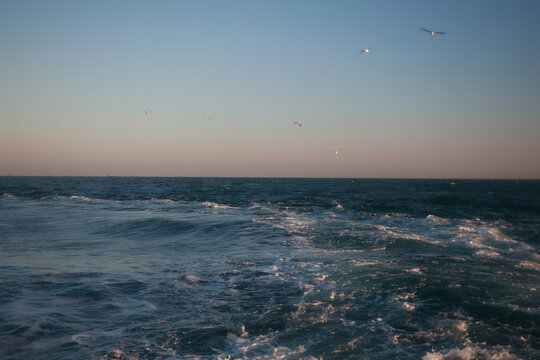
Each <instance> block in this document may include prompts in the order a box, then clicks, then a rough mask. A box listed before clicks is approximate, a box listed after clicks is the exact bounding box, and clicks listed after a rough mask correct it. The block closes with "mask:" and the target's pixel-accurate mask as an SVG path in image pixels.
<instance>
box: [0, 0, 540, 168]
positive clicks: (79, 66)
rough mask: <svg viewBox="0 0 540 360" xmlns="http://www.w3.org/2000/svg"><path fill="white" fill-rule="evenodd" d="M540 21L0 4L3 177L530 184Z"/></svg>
mask: <svg viewBox="0 0 540 360" xmlns="http://www.w3.org/2000/svg"><path fill="white" fill-rule="evenodd" d="M539 19H540V1H536V0H530V1H525V0H515V1H508V0H504V1H502V0H455V1H438V0H430V1H414V0H411V1H402V0H395V1H387V0H371V1H368V0H356V1H345V0H340V1H330V0H328V1H314V0H309V1H308V0H305V1H300V0H296V1H295V0H272V1H270V0H266V1H262V0H246V1H234V0H230V1H225V0H219V1H218V0H215V1H212V0H193V1H162V0H156V1H136V0H132V1H127V0H126V1H119V0H116V1H99V0H97V1H82V0H81V1H79V0H66V1H59V0H49V1H41V0H36V1H32V0H0V109H1V111H0V175H58V176H63V175H73V176H78V175H80V176H106V175H119V176H225V177H229V176H238V177H244V176H248V177H251V176H253V177H356V178H512V179H540V41H539V40H538V36H539V34H540V21H539ZM420 27H425V28H428V29H434V30H438V31H443V32H445V33H446V34H444V35H437V36H433V37H431V36H430V35H429V34H428V33H427V32H424V31H422V30H421V29H420ZM365 47H373V50H372V51H370V52H369V53H362V54H358V52H359V51H360V50H361V49H363V48H365ZM143 109H144V110H147V111H151V112H150V114H149V115H148V116H147V115H146V114H145V113H144V112H143ZM203 118H211V119H210V120H208V119H207V120H205V121H203V120H202V119H203ZM295 121H299V122H302V126H301V127H298V126H296V125H294V122H295ZM338 149H342V150H341V151H340V152H339V153H338V154H337V155H336V154H335V151H336V150H338Z"/></svg>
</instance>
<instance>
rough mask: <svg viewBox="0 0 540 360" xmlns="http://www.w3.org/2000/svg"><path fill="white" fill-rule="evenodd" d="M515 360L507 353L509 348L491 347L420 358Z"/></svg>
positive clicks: (515, 357)
mask: <svg viewBox="0 0 540 360" xmlns="http://www.w3.org/2000/svg"><path fill="white" fill-rule="evenodd" d="M475 359H485V360H517V359H519V358H518V357H517V356H515V355H513V354H511V353H510V352H509V348H505V347H500V346H497V347H493V348H487V349H486V348H481V347H480V346H477V345H471V346H466V347H464V348H461V349H458V348H456V349H452V350H450V351H447V352H430V353H427V354H426V355H424V356H423V357H422V360H475Z"/></svg>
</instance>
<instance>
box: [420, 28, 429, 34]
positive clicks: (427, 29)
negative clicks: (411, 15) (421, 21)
mask: <svg viewBox="0 0 540 360" xmlns="http://www.w3.org/2000/svg"><path fill="white" fill-rule="evenodd" d="M420 29H422V30H424V31H427V32H428V33H430V32H431V30H428V29H426V28H420Z"/></svg>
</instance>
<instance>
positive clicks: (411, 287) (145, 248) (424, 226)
mask: <svg viewBox="0 0 540 360" xmlns="http://www.w3.org/2000/svg"><path fill="white" fill-rule="evenodd" d="M539 250H540V181H518V180H507V181H506V180H505V181H502V180H405V179H403V180H384V179H381V180H378V179H278V178H275V179H272V178H139V177H133V178H128V177H0V270H1V271H0V358H1V359H5V360H10V359H221V360H224V359H425V360H435V359H493V360H495V359H497V360H503V359H540V295H539V294H540V255H539Z"/></svg>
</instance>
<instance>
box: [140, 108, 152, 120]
mask: <svg viewBox="0 0 540 360" xmlns="http://www.w3.org/2000/svg"><path fill="white" fill-rule="evenodd" d="M142 111H144V113H145V115H146V118H147V119H148V115H150V113H151V112H152V110H150V111H146V110H144V109H142Z"/></svg>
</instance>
